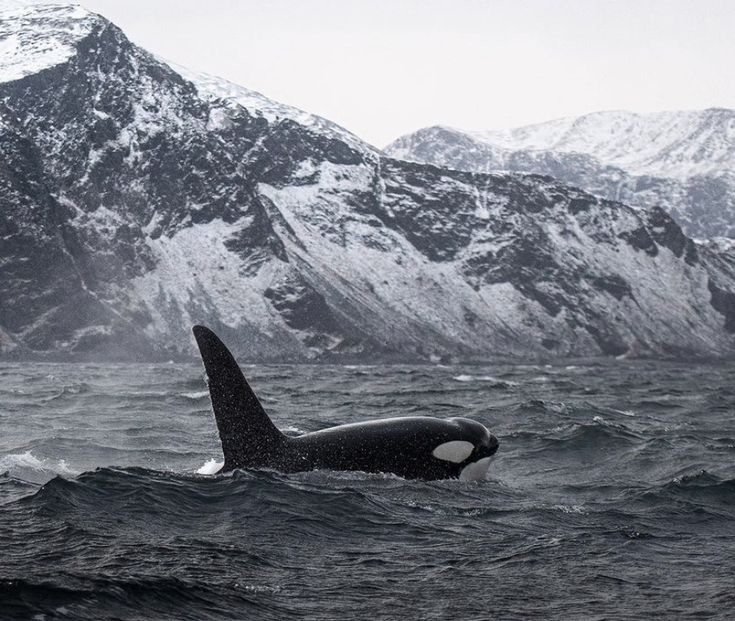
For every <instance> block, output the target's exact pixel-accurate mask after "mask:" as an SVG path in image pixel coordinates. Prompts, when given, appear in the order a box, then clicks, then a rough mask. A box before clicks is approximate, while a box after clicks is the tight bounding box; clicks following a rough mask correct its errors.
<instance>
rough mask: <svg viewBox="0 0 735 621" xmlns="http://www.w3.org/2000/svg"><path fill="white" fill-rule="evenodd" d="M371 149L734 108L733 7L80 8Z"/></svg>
mask: <svg viewBox="0 0 735 621" xmlns="http://www.w3.org/2000/svg"><path fill="white" fill-rule="evenodd" d="M81 3H82V4H84V5H85V6H86V7H87V8H89V9H91V10H93V11H96V12H98V13H101V14H102V15H104V16H105V17H107V18H108V19H111V20H112V21H113V22H115V23H116V24H117V25H118V26H120V27H121V28H122V29H123V30H124V31H125V32H126V33H127V35H128V36H129V37H130V38H131V39H132V40H133V41H134V42H135V43H138V44H140V45H142V46H143V47H145V48H147V49H148V50H150V51H152V52H154V53H156V54H158V55H161V56H163V57H165V58H167V59H170V60H172V61H174V62H177V63H179V64H181V65H184V66H186V67H189V68H191V69H195V70H198V71H203V72H206V73H212V74H215V75H219V76H222V77H224V78H227V79H228V80H230V81H232V82H236V83H238V84H242V85H243V86H246V87H248V88H251V89H254V90H257V91H260V92H262V93H263V94H265V95H267V96H269V97H271V98H273V99H276V100H278V101H282V102H284V103H288V104H292V105H295V106H297V107H299V108H303V109H305V110H308V111H309V112H313V113H316V114H319V115H321V116H324V117H326V118H328V119H331V120H333V121H335V122H337V123H339V124H341V125H343V126H345V127H347V128H348V129H350V130H351V131H353V132H354V133H356V134H357V135H359V136H361V137H362V138H364V139H366V140H367V141H368V142H371V143H373V144H375V145H377V146H384V145H385V144H387V143H388V142H390V141H391V140H393V139H395V138H397V137H398V136H400V135H402V134H405V133H408V132H411V131H413V130H416V129H418V128H420V127H425V126H427V125H435V124H443V125H450V126H454V127H459V128H463V129H470V130H484V129H501V128H506V127H513V126H517V125H522V124H526V123H533V122H539V121H544V120H548V119H552V118H556V117H560V116H569V115H577V114H583V113H585V112H592V111H596V110H612V109H627V110H632V111H636V112H649V111H657V110H677V109H695V108H706V107H711V106H720V107H728V108H735V75H733V74H734V71H733V61H734V60H735V0H239V1H238V0H81Z"/></svg>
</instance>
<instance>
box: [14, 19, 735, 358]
mask: <svg viewBox="0 0 735 621" xmlns="http://www.w3.org/2000/svg"><path fill="white" fill-rule="evenodd" d="M0 24H1V26H0V36H4V37H5V38H6V39H8V38H11V42H12V45H10V44H8V43H7V41H6V43H5V44H4V45H2V46H0V49H2V50H4V54H5V55H4V56H3V55H2V54H0V61H1V62H2V63H3V65H2V66H3V67H4V68H3V69H0V75H1V76H3V80H4V81H3V82H2V83H0V144H1V145H2V160H0V266H1V269H2V276H3V277H2V279H0V348H2V351H3V352H4V353H5V355H16V356H29V355H43V356H55V357H65V358H69V357H71V358H73V359H89V358H97V359H155V358H164V359H167V358H171V357H177V356H189V355H193V354H194V344H193V339H192V338H191V336H190V327H191V325H192V324H194V323H197V322H204V323H207V324H208V325H210V326H211V327H212V328H213V329H215V330H217V331H219V332H220V333H221V334H222V335H223V337H224V338H225V339H226V340H227V341H228V342H230V343H233V344H234V350H235V352H236V353H237V354H238V355H239V356H240V357H242V358H244V359H251V360H289V361H296V360H307V359H315V358H318V359H327V360H332V359H337V360H345V359H357V360H378V359H396V360H398V359H401V360H428V359H437V358H439V359H441V358H448V359H453V358H455V359H462V360H472V359H486V358H488V357H491V356H508V355H510V356H524V357H551V356H560V355H563V356H588V355H601V354H606V355H620V354H641V355H675V356H688V355H697V356H731V355H732V354H733V352H735V334H734V333H735V301H734V300H735V294H734V293H735V252H734V251H733V249H732V247H731V246H730V245H728V244H727V243H725V242H724V241H723V242H718V243H715V242H712V243H709V244H696V243H694V242H693V241H692V240H691V239H689V238H688V237H686V236H685V235H684V234H683V233H682V231H681V229H680V228H679V227H678V225H677V224H676V223H675V222H674V221H673V220H672V219H671V218H670V217H669V216H667V215H666V214H665V213H664V212H663V211H662V210H660V209H654V210H651V211H643V210H640V209H637V208H633V207H628V206H625V205H623V204H620V203H616V202H612V201H607V200H602V199H598V198H595V197H594V196H592V195H590V194H588V193H586V192H583V191H581V190H578V189H575V188H572V187H569V186H566V185H563V184H561V183H559V182H557V181H554V180H553V179H551V178H549V177H541V176H522V175H509V174H504V175H498V174H480V173H473V172H461V171H456V170H450V169H447V168H439V167H436V166H431V165H425V164H417V163H411V162H405V161H400V160H396V159H392V158H390V157H386V156H384V155H382V154H381V153H380V152H379V151H377V150H376V149H374V148H372V147H370V146H369V145H367V144H365V143H364V142H362V141H360V140H359V139H358V138H356V137H355V136H353V135H352V134H350V133H349V132H347V131H346V130H344V129H342V128H340V127H337V126H336V125H334V124H332V123H330V122H329V121H326V120H324V119H320V118H318V117H314V116H312V115H309V114H307V113H304V112H301V111H299V110H295V109H293V108H290V107H288V106H283V105H281V104H277V103H275V102H272V101H270V100H268V99H267V98H265V97H263V96H262V95H260V94H258V93H254V92H252V91H248V90H246V89H243V88H241V87H238V86H235V85H232V84H228V83H226V82H223V81H221V80H217V79H215V78H211V77H208V76H198V75H192V74H190V73H188V72H186V71H184V70H182V69H178V68H177V69H174V68H172V67H170V66H168V65H166V64H165V63H163V62H161V61H159V60H157V59H156V58H154V57H153V56H151V55H150V54H148V53H147V52H145V51H144V50H141V49H140V48H137V47H136V46H134V45H132V44H131V43H130V42H129V41H128V40H127V39H126V38H125V36H124V35H123V33H122V32H121V31H120V30H119V29H118V28H116V27H115V26H114V25H112V24H110V23H109V22H107V21H106V20H104V19H103V18H101V17H99V16H96V15H93V14H91V13H88V12H86V11H84V10H81V9H79V8H78V7H68V6H57V5H54V6H38V5H34V6H32V7H22V6H21V7H20V8H16V9H9V10H6V11H5V12H3V13H2V14H0ZM48 41H52V42H53V45H51V46H50V47H49V46H46V43H45V42H48ZM8 50H10V51H9V52H8Z"/></svg>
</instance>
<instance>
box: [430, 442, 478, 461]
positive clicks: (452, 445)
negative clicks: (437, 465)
mask: <svg viewBox="0 0 735 621" xmlns="http://www.w3.org/2000/svg"><path fill="white" fill-rule="evenodd" d="M474 450H475V445H474V444H472V442H467V440H452V441H451V442H444V444H440V445H439V446H437V447H436V448H435V449H434V450H433V451H432V452H431V454H432V455H433V456H434V457H436V458H437V459H441V460H443V461H451V462H453V463H455V464H459V463H462V462H463V461H464V460H465V459H467V458H468V457H469V456H470V455H472V451H474Z"/></svg>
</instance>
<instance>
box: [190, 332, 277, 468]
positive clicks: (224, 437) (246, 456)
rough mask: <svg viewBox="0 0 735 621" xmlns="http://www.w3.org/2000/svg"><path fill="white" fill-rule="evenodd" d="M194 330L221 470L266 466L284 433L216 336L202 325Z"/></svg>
mask: <svg viewBox="0 0 735 621" xmlns="http://www.w3.org/2000/svg"><path fill="white" fill-rule="evenodd" d="M193 332H194V338H196V342H197V345H198V346H199V352H200V353H201V355H202V360H203V361H204V368H205V369H206V371H207V377H208V378H209V396H210V397H211V399H212V409H213V410H214V418H215V420H216V421H217V429H218V430H219V437H220V440H221V442H222V452H223V453H224V456H225V464H224V466H223V467H222V470H221V471H222V472H227V471H229V470H233V469H235V468H242V467H251V466H267V465H269V463H270V462H271V461H272V460H273V457H274V454H275V452H277V451H278V449H279V448H280V446H281V444H282V443H283V440H284V439H285V436H284V435H283V434H282V433H281V432H280V431H279V430H278V429H277V428H276V426H275V425H274V424H273V423H272V422H271V419H270V418H268V415H267V414H266V413H265V410H264V409H263V406H262V405H260V401H258V397H256V396H255V393H254V392H253V390H252V388H250V386H249V385H248V383H247V381H246V380H245V376H243V374H242V371H241V370H240V367H239V366H238V364H237V362H236V361H235V358H234V357H233V356H232V354H231V353H230V350H229V349H227V347H226V346H225V344H224V343H223V342H222V341H221V340H220V339H219V337H218V336H217V335H216V334H215V333H214V332H212V331H211V330H210V329H209V328H205V327H204V326H194V328H193Z"/></svg>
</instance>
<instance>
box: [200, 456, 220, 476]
mask: <svg viewBox="0 0 735 621" xmlns="http://www.w3.org/2000/svg"><path fill="white" fill-rule="evenodd" d="M224 465H225V462H223V461H217V460H216V459H208V460H207V462H206V463H205V464H204V465H203V466H202V467H201V468H199V470H197V474H217V473H218V472H219V471H220V469H221V468H222V466H224Z"/></svg>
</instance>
